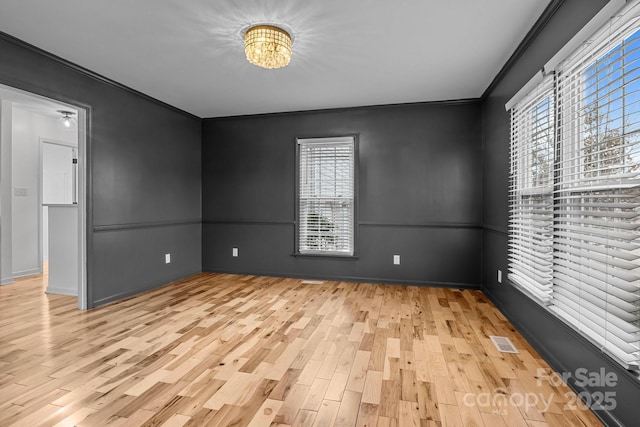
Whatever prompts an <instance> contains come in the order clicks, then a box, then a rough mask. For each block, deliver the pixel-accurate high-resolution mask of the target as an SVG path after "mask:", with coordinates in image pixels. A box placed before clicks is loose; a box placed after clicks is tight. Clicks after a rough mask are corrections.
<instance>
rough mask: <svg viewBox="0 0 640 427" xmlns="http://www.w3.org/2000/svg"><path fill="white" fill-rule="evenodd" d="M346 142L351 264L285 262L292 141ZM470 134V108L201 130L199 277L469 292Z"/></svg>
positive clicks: (476, 263)
mask: <svg viewBox="0 0 640 427" xmlns="http://www.w3.org/2000/svg"><path fill="white" fill-rule="evenodd" d="M348 134H358V135H359V151H360V153H359V169H358V177H359V191H358V194H357V202H358V211H359V215H358V223H359V226H358V230H357V232H358V234H357V236H358V238H357V244H356V250H357V254H358V258H357V259H354V260H344V259H330V258H310V257H294V256H292V253H293V252H294V227H295V225H294V200H295V197H294V196H295V194H294V192H295V175H294V173H295V165H296V159H295V152H296V151H295V140H296V138H297V137H323V136H339V135H348ZM480 135H481V115H480V104H479V103H478V102H477V101H474V102H469V101H464V102H451V103H431V104H409V105H398V106H384V107H370V108H354V109H340V110H325V111H313V112H299V113H288V114H272V115H259V116H245V117H232V118H221V119H207V120H205V121H204V122H203V134H202V137H203V142H202V161H203V166H202V174H203V186H202V190H203V269H204V270H205V271H223V272H234V273H253V274H267V275H278V276H295V277H319V278H334V279H343V280H356V281H376V282H392V283H414V284H437V285H444V286H463V287H478V286H479V284H480V246H481V239H480V238H481V229H480V214H481V200H482V194H481V190H482V189H481V164H480V162H479V161H478V159H479V158H480V156H481V140H480ZM232 247H238V248H239V255H240V256H239V257H237V258H233V257H232V256H231V254H232ZM394 254H399V255H400V256H401V264H400V265H399V266H397V265H393V262H392V261H393V255H394Z"/></svg>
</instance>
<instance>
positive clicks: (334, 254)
mask: <svg viewBox="0 0 640 427" xmlns="http://www.w3.org/2000/svg"><path fill="white" fill-rule="evenodd" d="M304 145H307V146H323V145H324V146H333V145H350V146H351V155H352V163H351V170H350V175H351V182H350V184H351V197H347V198H345V199H342V198H340V197H338V198H337V199H336V200H344V201H345V203H347V204H349V205H350V207H351V213H350V218H349V220H350V224H349V226H350V236H348V237H347V239H348V240H349V244H348V245H349V247H348V248H347V250H331V249H309V248H305V247H303V245H302V244H301V239H303V238H304V234H305V232H304V230H302V226H303V223H304V219H303V218H301V217H302V216H303V213H302V212H301V211H302V210H303V209H304V207H303V202H302V200H303V199H304V197H303V195H302V194H301V193H302V191H303V190H302V188H301V179H302V177H301V168H302V164H301V147H302V146H304ZM357 171H358V135H346V136H338V137H314V138H297V139H296V187H295V188H296V192H295V218H296V220H295V224H296V225H295V233H294V236H295V242H294V248H295V249H294V253H293V255H295V256H310V257H331V258H343V259H355V258H357V234H358V233H357V230H358V227H357V212H358V209H357V206H358V204H357V194H358V172H357Z"/></svg>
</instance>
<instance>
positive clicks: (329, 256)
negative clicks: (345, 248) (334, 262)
mask: <svg viewBox="0 0 640 427" xmlns="http://www.w3.org/2000/svg"><path fill="white" fill-rule="evenodd" d="M291 256H294V257H296V258H298V257H299V258H327V259H338V260H345V261H350V260H357V259H359V258H360V257H359V256H358V255H355V254H354V255H342V254H337V253H326V254H323V253H306V254H303V253H300V252H294V253H292V254H291Z"/></svg>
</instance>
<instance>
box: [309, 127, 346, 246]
mask: <svg viewBox="0 0 640 427" xmlns="http://www.w3.org/2000/svg"><path fill="white" fill-rule="evenodd" d="M355 153H356V141H355V138H354V137H353V136H349V137H340V138H307V139H298V195H297V196H298V197H297V199H298V200H297V201H298V203H297V205H298V206H297V225H298V227H297V237H296V239H297V245H298V253H300V254H319V255H338V256H352V255H353V254H354V218H355V197H354V195H355V157H356V155H355Z"/></svg>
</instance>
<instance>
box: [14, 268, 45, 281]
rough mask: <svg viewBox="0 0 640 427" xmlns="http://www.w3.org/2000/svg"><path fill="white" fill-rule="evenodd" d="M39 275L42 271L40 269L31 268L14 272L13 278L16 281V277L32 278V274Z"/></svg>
mask: <svg viewBox="0 0 640 427" xmlns="http://www.w3.org/2000/svg"><path fill="white" fill-rule="evenodd" d="M40 273H42V270H41V269H40V268H32V269H30V270H22V271H16V272H14V273H13V278H14V279H17V278H18V277H25V276H33V275H34V274H40Z"/></svg>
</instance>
